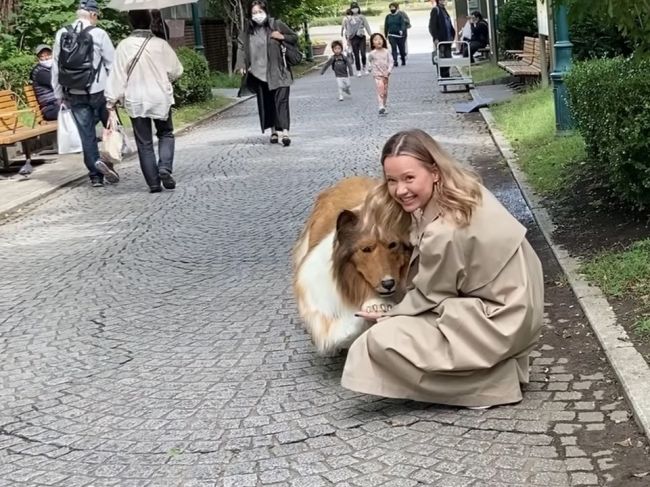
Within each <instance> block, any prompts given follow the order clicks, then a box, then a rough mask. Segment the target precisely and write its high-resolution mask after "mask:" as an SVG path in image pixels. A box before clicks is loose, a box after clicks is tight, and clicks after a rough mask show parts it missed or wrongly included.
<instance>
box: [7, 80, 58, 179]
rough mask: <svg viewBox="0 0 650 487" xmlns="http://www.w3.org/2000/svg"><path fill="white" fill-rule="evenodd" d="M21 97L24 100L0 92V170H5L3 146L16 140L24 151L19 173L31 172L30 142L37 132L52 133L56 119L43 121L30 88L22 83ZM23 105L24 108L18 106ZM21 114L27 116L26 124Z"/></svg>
mask: <svg viewBox="0 0 650 487" xmlns="http://www.w3.org/2000/svg"><path fill="white" fill-rule="evenodd" d="M24 89H25V97H26V98H27V100H28V103H27V104H25V103H24V102H22V100H21V99H20V97H19V96H18V95H17V94H16V93H14V92H13V91H10V90H2V91H0V149H1V150H2V163H3V168H4V169H9V166H10V162H9V157H8V154H7V146H9V145H14V144H17V143H20V144H21V145H22V147H23V152H24V153H25V164H24V165H23V167H22V168H21V169H20V171H19V172H20V174H23V175H27V174H29V173H31V171H32V169H31V159H32V153H31V149H30V142H31V141H32V140H33V139H35V138H36V137H39V136H41V135H45V134H49V133H52V132H56V129H57V124H56V122H46V121H45V120H43V115H42V114H41V110H40V108H39V106H38V102H37V101H36V96H35V94H34V90H33V88H32V87H31V86H26V87H25V88H24ZM21 106H26V108H20V107H21ZM24 116H31V119H32V120H31V122H30V123H29V124H28V125H25V124H24V123H23V120H21V118H22V117H24Z"/></svg>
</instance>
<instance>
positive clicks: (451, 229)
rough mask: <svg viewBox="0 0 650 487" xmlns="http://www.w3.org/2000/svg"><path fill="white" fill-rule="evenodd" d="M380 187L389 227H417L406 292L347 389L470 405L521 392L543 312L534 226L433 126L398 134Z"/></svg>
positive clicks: (360, 348)
mask: <svg viewBox="0 0 650 487" xmlns="http://www.w3.org/2000/svg"><path fill="white" fill-rule="evenodd" d="M381 162H382V165H383V172H384V180H385V182H384V184H383V185H381V186H380V187H379V190H378V192H377V193H376V194H374V195H373V197H374V198H376V204H378V205H381V206H380V207H381V209H382V213H383V218H384V220H385V221H384V224H385V225H396V226H398V229H397V231H398V232H404V231H409V228H410V231H411V239H412V243H413V245H414V247H415V249H414V252H413V255H412V257H411V263H410V266H409V274H408V291H407V293H406V295H405V297H404V299H403V300H402V301H401V302H400V303H398V304H397V305H395V307H393V308H392V309H391V310H390V311H388V312H387V313H384V314H374V313H362V312H360V313H358V315H359V316H363V317H364V318H366V319H367V320H370V321H373V322H374V321H377V323H376V324H375V325H374V326H372V327H371V328H370V329H369V330H368V331H367V332H365V333H364V334H363V335H361V336H360V337H359V338H358V339H357V340H356V341H355V342H354V343H353V344H352V346H351V348H350V350H349V352H348V355H347V359H346V363H345V368H344V371H343V377H342V379H341V384H342V385H343V387H346V388H348V389H352V390H355V391H358V392H363V393H367V394H374V395H377V396H384V397H392V398H404V399H412V400H416V401H423V402H431V403H438V404H446V405H453V406H466V407H479V408H481V407H489V406H494V405H499V404H509V403H514V402H518V401H520V400H521V399H522V392H521V387H520V384H521V383H527V382H528V374H529V364H528V355H529V353H530V352H531V351H532V349H533V348H534V346H535V344H536V342H537V340H538V339H539V335H540V330H541V327H542V316H543V311H544V278H543V273H542V266H541V263H540V261H539V259H538V257H537V255H536V254H535V252H534V250H533V248H532V247H531V246H530V244H529V243H528V241H527V240H526V237H525V236H526V228H525V227H524V226H523V225H521V224H520V223H519V222H518V221H517V220H516V219H515V218H514V217H513V216H512V215H511V214H510V213H509V212H508V211H507V210H506V209H505V208H504V207H503V206H502V205H501V203H500V202H499V201H498V200H497V199H496V198H495V197H494V196H493V195H492V194H491V193H490V192H489V191H488V190H487V189H486V188H485V187H484V186H483V185H482V184H481V183H480V182H479V179H478V177H477V176H475V175H474V174H473V173H472V172H470V171H469V170H467V169H465V168H463V167H462V166H461V165H460V164H458V163H457V162H455V161H454V160H453V159H452V158H451V157H450V156H449V155H448V154H447V153H446V152H445V151H443V149H442V148H441V147H440V146H439V145H438V144H437V143H436V142H435V141H434V140H433V139H432V138H431V137H430V136H429V135H428V134H426V133H425V132H423V131H421V130H410V131H405V132H399V133H397V134H395V135H393V136H392V137H391V138H390V139H389V140H388V142H387V143H386V145H385V146H384V148H383V151H382V158H381Z"/></svg>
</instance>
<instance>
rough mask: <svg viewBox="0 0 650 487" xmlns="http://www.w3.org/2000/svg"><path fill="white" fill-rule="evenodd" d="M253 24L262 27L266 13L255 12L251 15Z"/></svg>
mask: <svg viewBox="0 0 650 487" xmlns="http://www.w3.org/2000/svg"><path fill="white" fill-rule="evenodd" d="M252 18H253V22H255V23H256V24H258V25H262V24H263V23H264V22H265V21H266V12H257V13H254V14H253V15H252Z"/></svg>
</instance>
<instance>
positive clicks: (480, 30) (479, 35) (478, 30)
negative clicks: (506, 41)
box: [471, 20, 490, 47]
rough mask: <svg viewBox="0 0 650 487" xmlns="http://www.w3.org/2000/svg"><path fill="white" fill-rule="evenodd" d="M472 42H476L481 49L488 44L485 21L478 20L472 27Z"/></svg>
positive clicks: (488, 34)
mask: <svg viewBox="0 0 650 487" xmlns="http://www.w3.org/2000/svg"><path fill="white" fill-rule="evenodd" d="M471 41H472V42H477V43H479V44H480V45H481V47H485V46H487V45H488V43H489V42H490V32H489V29H488V24H487V22H486V21H485V20H479V21H478V23H476V24H475V25H473V26H472V39H471Z"/></svg>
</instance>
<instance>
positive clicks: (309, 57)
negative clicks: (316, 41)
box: [303, 20, 314, 62]
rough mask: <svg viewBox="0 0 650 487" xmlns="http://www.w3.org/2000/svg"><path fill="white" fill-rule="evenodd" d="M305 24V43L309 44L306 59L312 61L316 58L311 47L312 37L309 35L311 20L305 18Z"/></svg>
mask: <svg viewBox="0 0 650 487" xmlns="http://www.w3.org/2000/svg"><path fill="white" fill-rule="evenodd" d="M303 26H304V28H305V45H306V46H307V50H306V51H307V52H305V61H307V62H311V61H313V60H314V50H313V49H312V48H311V38H310V37H309V22H307V21H306V20H305V21H304V22H303Z"/></svg>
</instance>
